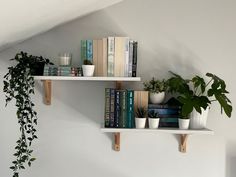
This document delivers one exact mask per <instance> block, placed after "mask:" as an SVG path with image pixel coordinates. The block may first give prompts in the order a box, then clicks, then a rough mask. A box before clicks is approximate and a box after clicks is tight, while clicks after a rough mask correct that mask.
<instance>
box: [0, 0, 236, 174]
mask: <svg viewBox="0 0 236 177" xmlns="http://www.w3.org/2000/svg"><path fill="white" fill-rule="evenodd" d="M235 17H236V1H233V0H224V1H223V0H200V1H191V0H190V1H189V0H178V1H173V0H146V1H143V0H126V1H124V2H122V3H120V4H117V5H114V6H112V7H109V8H106V9H104V10H102V11H98V12H95V13H93V14H91V15H88V16H86V17H83V18H81V19H78V20H75V21H72V22H70V23H67V24H65V25H63V26H60V27H57V28H55V29H53V30H51V31H49V32H46V33H44V34H41V35H38V36H36V37H33V38H32V39H29V40H27V41H25V42H23V43H21V44H18V45H15V46H13V47H12V48H9V49H7V50H5V51H3V52H1V53H0V73H1V78H2V76H3V75H4V73H6V71H7V66H9V65H10V62H9V60H8V59H10V58H12V57H13V56H14V54H15V53H16V52H18V51H20V50H24V51H27V52H29V53H32V54H34V55H43V56H44V57H48V58H51V59H52V60H54V61H55V62H57V56H58V53H59V52H63V51H69V52H72V53H73V64H74V65H75V66H76V65H77V64H78V63H79V60H80V59H79V56H80V52H79V47H80V40H81V39H88V38H100V37H106V36H113V35H125V36H130V37H131V38H133V39H136V40H138V41H139V50H138V75H139V76H141V77H142V78H143V80H146V79H150V77H151V76H156V77H157V78H160V79H161V78H167V77H168V76H169V74H168V71H169V70H172V71H175V72H177V73H179V74H182V75H183V76H188V77H190V76H193V75H194V74H199V75H204V74H205V73H206V72H213V73H215V74H217V75H219V76H220V77H222V78H223V79H224V80H225V81H226V83H227V87H228V90H229V92H230V98H231V100H232V102H233V103H235V102H236V95H235V90H236V79H235V74H236V73H235V65H236V61H235V58H236V50H235V48H236V34H235V31H236V21H235ZM2 86H3V83H2V79H1V82H0V87H1V88H2ZM109 86H112V83H101V82H79V81H76V82H73V81H55V82H53V96H52V105H51V106H46V105H44V104H43V103H42V94H43V93H42V92H43V91H42V83H41V82H40V81H37V82H36V94H35V96H34V101H35V102H36V105H37V106H36V109H37V111H38V117H39V125H38V137H39V140H37V141H36V142H35V144H34V149H35V153H34V154H35V156H36V157H37V161H35V163H34V164H33V166H32V167H31V168H30V169H27V170H25V171H24V172H22V175H21V176H22V177H92V176H96V177H111V176H112V177H144V176H145V177H156V176H161V177H235V175H236V170H235V165H236V138H235V133H236V130H235V125H236V119H235V111H233V114H232V118H231V119H228V118H227V117H226V116H224V115H221V114H220V109H219V106H218V105H217V104H216V105H215V104H214V105H213V106H212V107H211V110H210V113H209V119H208V127H209V128H211V129H213V130H214V131H215V135H214V136H211V135H205V136H204V135H199V136H190V138H189V141H188V147H187V151H188V152H187V153H186V154H182V153H180V152H179V151H178V139H177V137H176V136H173V135H170V134H161V133H159V134H152V133H148V134H145V133H138V134H135V133H126V134H122V135H121V151H120V152H119V153H118V152H115V151H113V150H112V148H111V147H112V141H111V138H112V137H111V136H110V135H107V134H103V133H101V132H100V125H101V122H103V109H104V88H105V87H109ZM130 87H131V85H130ZM133 87H135V88H139V89H140V88H142V84H141V83H139V84H138V83H137V84H134V85H133ZM0 97H1V101H0V115H1V116H0V142H1V143H0V176H1V177H7V176H10V175H11V171H10V169H9V168H8V167H9V165H10V163H11V161H12V160H13V159H14V158H13V156H12V154H13V152H14V146H15V141H16V139H17V138H18V136H19V131H18V125H17V120H16V117H15V112H14V111H15V107H14V104H11V105H9V107H7V108H4V104H5V103H4V95H3V93H2V92H1V93H0ZM233 106H235V104H233Z"/></svg>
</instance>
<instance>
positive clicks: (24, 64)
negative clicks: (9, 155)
mask: <svg viewBox="0 0 236 177" xmlns="http://www.w3.org/2000/svg"><path fill="white" fill-rule="evenodd" d="M11 60H12V61H14V62H16V64H15V65H14V66H10V67H8V72H7V73H6V75H5V76H4V81H3V82H4V88H3V91H4V92H5V95H6V106H7V104H8V103H9V102H11V101H12V100H15V106H16V108H17V111H16V116H17V119H18V123H19V125H20V138H19V139H18V140H17V141H16V144H17V145H16V147H15V149H16V152H15V153H14V156H15V158H16V159H15V160H14V161H13V162H12V164H13V165H12V166H11V167H10V169H12V170H13V177H18V176H19V171H20V170H21V169H25V164H28V166H31V163H32V162H33V161H34V160H35V158H34V157H32V153H33V150H32V148H31V145H32V142H33V140H34V139H37V135H36V128H35V126H36V125H37V112H36V111H35V109H34V103H33V101H32V99H31V96H32V95H33V94H34V78H33V76H32V75H38V74H40V75H42V72H43V67H44V65H45V64H52V63H51V62H50V61H49V59H46V58H43V57H38V56H32V55H28V54H27V53H25V52H20V53H18V54H16V56H15V58H13V59H11Z"/></svg>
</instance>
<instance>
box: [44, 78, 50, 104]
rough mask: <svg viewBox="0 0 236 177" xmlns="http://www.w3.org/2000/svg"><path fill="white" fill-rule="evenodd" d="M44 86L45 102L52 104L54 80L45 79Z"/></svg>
mask: <svg viewBox="0 0 236 177" xmlns="http://www.w3.org/2000/svg"><path fill="white" fill-rule="evenodd" d="M43 87H44V102H45V104H46V105H51V97H52V81H51V80H44V81H43Z"/></svg>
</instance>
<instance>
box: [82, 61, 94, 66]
mask: <svg viewBox="0 0 236 177" xmlns="http://www.w3.org/2000/svg"><path fill="white" fill-rule="evenodd" d="M84 65H93V63H92V62H91V61H90V60H84Z"/></svg>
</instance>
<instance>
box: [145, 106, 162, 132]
mask: <svg viewBox="0 0 236 177" xmlns="http://www.w3.org/2000/svg"><path fill="white" fill-rule="evenodd" d="M159 121H160V118H159V117H158V113H157V112H155V111H154V110H152V111H149V112H148V125H149V128H150V129H157V128H158V126H159Z"/></svg>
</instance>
